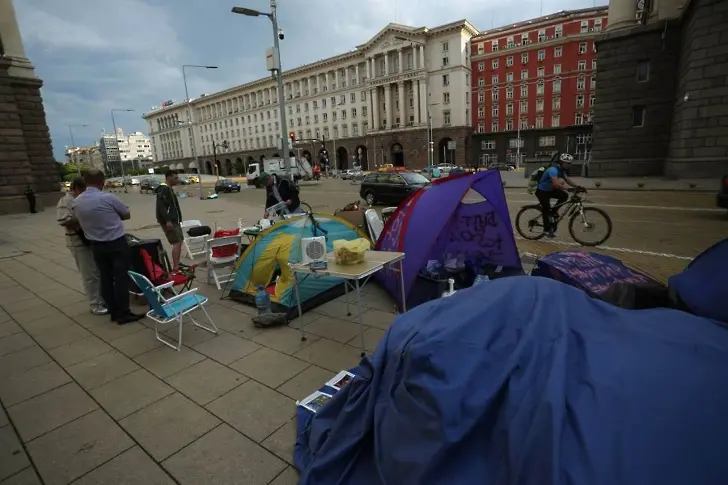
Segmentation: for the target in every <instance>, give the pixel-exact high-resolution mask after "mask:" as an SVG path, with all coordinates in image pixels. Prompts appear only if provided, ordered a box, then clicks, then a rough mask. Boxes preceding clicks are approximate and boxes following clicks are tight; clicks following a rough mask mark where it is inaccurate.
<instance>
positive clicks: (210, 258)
mask: <svg viewBox="0 0 728 485" xmlns="http://www.w3.org/2000/svg"><path fill="white" fill-rule="evenodd" d="M242 244H243V236H241V235H238V236H226V237H218V238H212V239H208V240H207V243H206V246H207V251H206V253H207V283H208V284H210V283H212V282H214V283H215V286H216V287H217V289H218V290H222V284H223V283H227V282H228V281H231V280H232V279H233V278H234V277H235V262H236V261H237V260H238V257H239V256H240V248H241V247H242ZM213 253H217V254H213ZM220 266H225V267H230V273H227V274H218V273H217V271H216V270H215V269H216V267H220Z"/></svg>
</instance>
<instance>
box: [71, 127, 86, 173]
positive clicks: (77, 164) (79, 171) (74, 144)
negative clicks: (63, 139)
mask: <svg viewBox="0 0 728 485" xmlns="http://www.w3.org/2000/svg"><path fill="white" fill-rule="evenodd" d="M86 127H88V125H68V133H69V134H70V135H71V149H74V148H76V142H75V141H73V129H74V128H86ZM76 169H77V171H78V175H79V176H81V165H80V164H79V163H76Z"/></svg>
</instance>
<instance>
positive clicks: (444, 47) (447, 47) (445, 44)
mask: <svg viewBox="0 0 728 485" xmlns="http://www.w3.org/2000/svg"><path fill="white" fill-rule="evenodd" d="M448 50H450V43H449V42H443V43H442V52H447V51H448Z"/></svg>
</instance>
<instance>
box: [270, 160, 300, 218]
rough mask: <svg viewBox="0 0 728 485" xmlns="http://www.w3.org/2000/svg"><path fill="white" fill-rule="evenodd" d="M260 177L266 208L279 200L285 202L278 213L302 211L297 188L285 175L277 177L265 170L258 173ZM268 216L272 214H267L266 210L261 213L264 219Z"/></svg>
mask: <svg viewBox="0 0 728 485" xmlns="http://www.w3.org/2000/svg"><path fill="white" fill-rule="evenodd" d="M260 179H261V182H263V183H264V184H265V207H266V209H267V208H268V207H273V206H274V205H276V204H278V203H279V202H283V203H285V204H286V208H285V209H282V210H279V211H278V215H284V214H300V213H301V212H303V211H302V210H301V199H300V198H299V196H298V189H297V188H296V186H295V185H293V183H292V182H291V181H290V180H288V179H287V178H285V177H280V178H279V177H278V176H277V175H274V174H268V173H265V172H263V173H261V174H260ZM270 216H273V214H268V211H267V210H266V211H265V212H264V213H263V218H264V219H268V217H270Z"/></svg>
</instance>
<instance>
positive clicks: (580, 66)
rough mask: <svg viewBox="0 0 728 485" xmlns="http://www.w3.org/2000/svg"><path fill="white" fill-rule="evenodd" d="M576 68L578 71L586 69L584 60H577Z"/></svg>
mask: <svg viewBox="0 0 728 485" xmlns="http://www.w3.org/2000/svg"><path fill="white" fill-rule="evenodd" d="M576 68H577V69H578V70H579V71H586V61H579V62H578V63H577V67H576Z"/></svg>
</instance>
